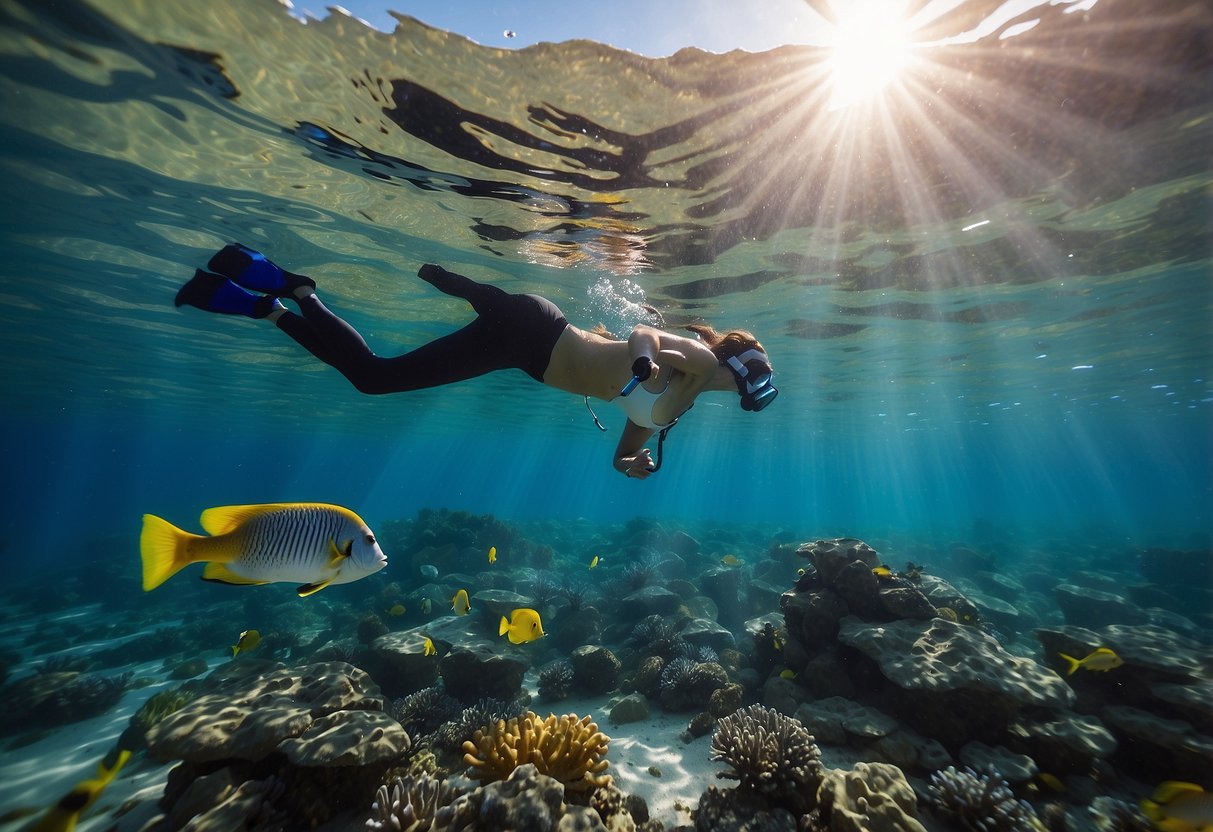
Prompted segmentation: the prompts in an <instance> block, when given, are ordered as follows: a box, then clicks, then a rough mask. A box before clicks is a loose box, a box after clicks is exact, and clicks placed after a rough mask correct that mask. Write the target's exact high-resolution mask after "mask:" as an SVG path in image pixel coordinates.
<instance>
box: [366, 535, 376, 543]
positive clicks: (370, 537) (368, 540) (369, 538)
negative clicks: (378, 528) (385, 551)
mask: <svg viewBox="0 0 1213 832" xmlns="http://www.w3.org/2000/svg"><path fill="white" fill-rule="evenodd" d="M366 545H367V546H374V545H375V535H373V534H370V533H369V532H368V533H367V536H366Z"/></svg>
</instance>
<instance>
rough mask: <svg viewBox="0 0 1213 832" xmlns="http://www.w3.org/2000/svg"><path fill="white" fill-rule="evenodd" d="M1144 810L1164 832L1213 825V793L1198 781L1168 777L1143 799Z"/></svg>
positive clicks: (1198, 831)
mask: <svg viewBox="0 0 1213 832" xmlns="http://www.w3.org/2000/svg"><path fill="white" fill-rule="evenodd" d="M1141 812H1142V814H1143V815H1145V816H1146V817H1147V818H1149V819H1150V822H1151V823H1153V825H1154V828H1155V829H1159V830H1161V832H1206V830H1208V829H1213V794H1209V793H1208V792H1206V791H1205V790H1204V789H1202V788H1201V787H1200V786H1198V785H1196V784H1195V783H1184V782H1182V781H1179V780H1168V781H1166V782H1165V783H1160V784H1159V785H1158V788H1157V789H1155V790H1154V794H1152V795H1151V796H1150V798H1149V799H1147V800H1142V801H1141Z"/></svg>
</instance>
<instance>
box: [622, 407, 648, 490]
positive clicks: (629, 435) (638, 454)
mask: <svg viewBox="0 0 1213 832" xmlns="http://www.w3.org/2000/svg"><path fill="white" fill-rule="evenodd" d="M652 435H653V431H652V430H651V429H650V428H642V427H640V426H639V425H637V424H636V423H634V422H632V421H631V420H630V419H629V420H628V422H627V424H626V425H624V427H623V433H621V434H620V435H619V444H618V445H616V446H615V470H616V471H619V472H620V473H621V474H625V475H626V476H627V477H628V478H629V479H632V478H635V479H638V480H643V479H647V478H648V477H649V476H651V475H652V473H653V470H652V469H653V457H652V456H651V455H650V454H649V449H648V448H646V447H644V443H645V442H646V441H647V440H648V438H649V437H650V436H652Z"/></svg>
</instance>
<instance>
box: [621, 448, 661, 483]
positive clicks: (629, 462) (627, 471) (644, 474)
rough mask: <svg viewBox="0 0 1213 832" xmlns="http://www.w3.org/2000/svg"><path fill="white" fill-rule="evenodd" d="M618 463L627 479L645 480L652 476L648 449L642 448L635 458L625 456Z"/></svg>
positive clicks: (651, 462)
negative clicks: (620, 464)
mask: <svg viewBox="0 0 1213 832" xmlns="http://www.w3.org/2000/svg"><path fill="white" fill-rule="evenodd" d="M620 462H622V463H623V465H622V470H623V473H624V475H625V476H627V478H628V479H630V480H632V479H635V480H645V479H648V478H649V477H651V476H652V475H653V457H652V455H651V454H649V449H648V448H642V449H641V450H640V451H639V452H638V453H637V454H636V455H635V456H625V457H624V458H623V459H622V460H620Z"/></svg>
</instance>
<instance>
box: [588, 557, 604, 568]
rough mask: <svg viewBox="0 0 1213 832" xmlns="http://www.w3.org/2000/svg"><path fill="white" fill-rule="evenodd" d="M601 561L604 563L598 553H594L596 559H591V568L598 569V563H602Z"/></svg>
mask: <svg viewBox="0 0 1213 832" xmlns="http://www.w3.org/2000/svg"><path fill="white" fill-rule="evenodd" d="M600 563H602V559H601V558H599V557H598V555H594V559H593V560H591V561H590V568H591V569H597V568H598V564H600Z"/></svg>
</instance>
